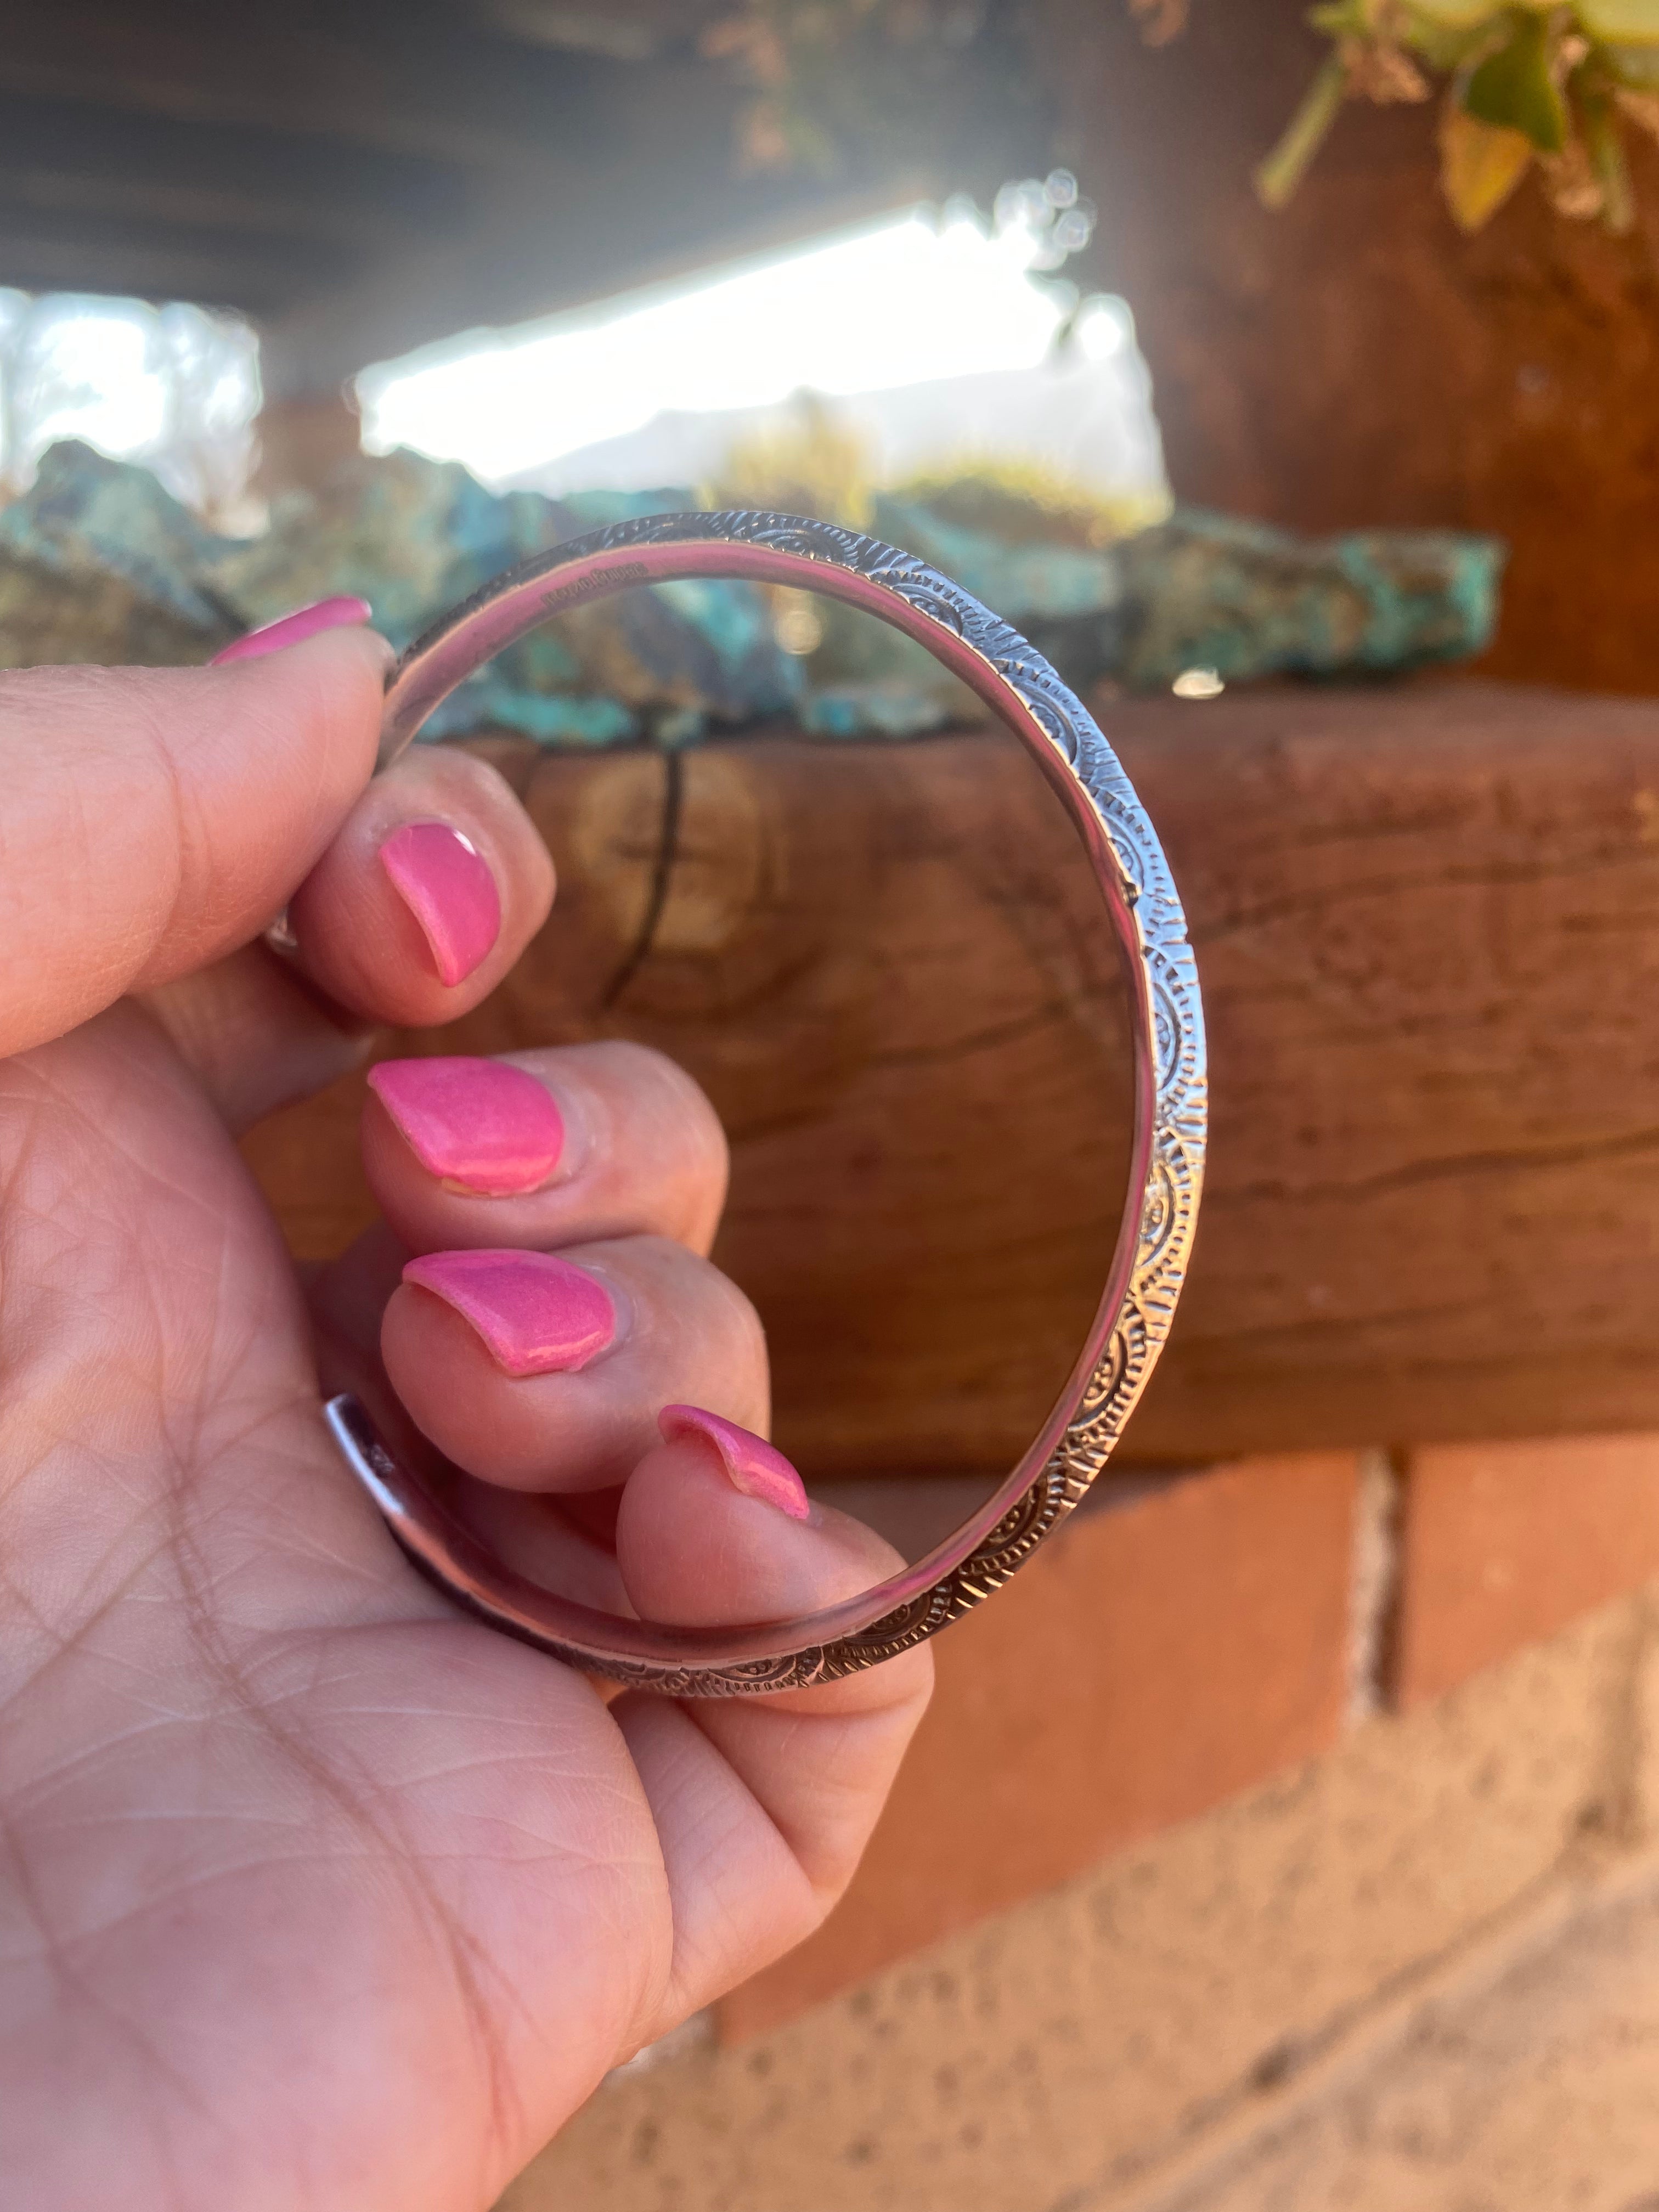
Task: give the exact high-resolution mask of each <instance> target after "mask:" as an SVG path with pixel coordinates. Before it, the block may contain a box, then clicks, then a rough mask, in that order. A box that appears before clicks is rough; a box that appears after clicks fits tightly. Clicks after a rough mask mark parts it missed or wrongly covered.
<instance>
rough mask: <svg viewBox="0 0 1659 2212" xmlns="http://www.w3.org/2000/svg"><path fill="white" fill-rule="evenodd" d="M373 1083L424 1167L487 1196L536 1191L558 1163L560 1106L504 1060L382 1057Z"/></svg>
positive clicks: (561, 1134) (373, 1071) (373, 1073)
mask: <svg viewBox="0 0 1659 2212" xmlns="http://www.w3.org/2000/svg"><path fill="white" fill-rule="evenodd" d="M368 1087H369V1089H370V1090H371V1091H373V1092H374V1096H375V1097H377V1098H378V1099H379V1100H380V1103H381V1105H382V1106H384V1107H385V1108H386V1112H387V1113H388V1114H390V1115H391V1116H392V1120H393V1121H395V1122H396V1123H397V1125H398V1128H399V1129H400V1130H401V1131H402V1133H403V1134H404V1137H405V1139H407V1140H408V1143H409V1147H410V1151H411V1152H413V1153H414V1155H415V1157H416V1159H417V1160H419V1162H420V1163H421V1165H422V1167H423V1168H426V1169H428V1170H429V1171H430V1172H431V1173H432V1174H433V1175H435V1176H438V1177H439V1178H440V1180H441V1181H442V1182H447V1183H449V1184H452V1185H453V1184H459V1186H460V1188H462V1189H463V1190H467V1191H476V1192H477V1194H478V1195H479V1196H480V1197H482V1198H506V1197H509V1196H511V1195H512V1194H513V1193H514V1192H517V1191H525V1190H538V1189H539V1188H541V1186H542V1184H543V1183H544V1182H546V1181H547V1178H548V1177H549V1176H550V1175H551V1174H552V1172H553V1170H554V1169H555V1168H556V1167H557V1165H558V1164H559V1155H560V1153H561V1152H562V1151H563V1150H564V1121H563V1119H562V1116H561V1115H560V1112H559V1109H558V1108H557V1107H556V1105H555V1104H554V1103H553V1101H552V1100H551V1098H550V1097H548V1095H547V1091H546V1089H545V1087H544V1085H542V1084H539V1083H538V1082H537V1080H536V1079H535V1077H534V1076H533V1075H526V1073H525V1071H524V1069H523V1068H521V1067H514V1066H512V1065H511V1064H510V1063H509V1062H508V1061H507V1060H471V1059H465V1060H463V1059H453V1060H447V1059H435V1060H381V1061H380V1064H379V1066H375V1067H371V1068H370V1069H369V1071H368Z"/></svg>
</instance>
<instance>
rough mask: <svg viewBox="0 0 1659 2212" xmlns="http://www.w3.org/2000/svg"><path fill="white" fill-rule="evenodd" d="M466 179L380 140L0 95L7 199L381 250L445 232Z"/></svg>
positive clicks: (465, 201) (466, 189)
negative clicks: (342, 139)
mask: <svg viewBox="0 0 1659 2212" xmlns="http://www.w3.org/2000/svg"><path fill="white" fill-rule="evenodd" d="M470 185H471V173H470V172H469V171H467V170H465V169H463V168H458V167H455V166H453V164H449V163H445V162H441V161H431V160H428V159H423V158H421V157H419V156H416V155H407V154H402V153H395V152H388V151H387V150H386V149H382V148H379V147H369V146H352V145H345V144H342V143H338V142H337V141H334V140H331V139H326V138H319V137H315V136H302V135H299V134H296V133H294V132H292V131H274V130H270V129H267V128H261V127H258V126H256V125H251V124H240V125H230V124H221V123H214V122H210V121H204V120H202V119H200V118H189V119H185V120H173V119H170V118H161V117H157V116H154V115H142V114H123V113H120V112H112V111H111V110H109V109H107V108H104V107H100V106H95V105H92V104H89V103H88V102H86V101H84V100H48V99H28V98H26V97H24V96H22V95H21V94H17V93H15V92H0V189H3V190H4V191H5V193H6V195H7V197H9V199H10V200H11V201H12V202H13V203H14V204H16V205H28V206H33V207H38V208H40V209H42V210H57V211H61V212H63V213H64V214H70V213H80V214H83V215H86V216H89V217H94V218H95V217H97V216H102V215H105V214H107V213H110V212H115V213H118V214H120V213H125V214H132V215H137V214H142V215H144V216H148V217H149V218H150V219H152V220H154V221H155V222H172V223H179V224H183V225H185V226H194V227H196V228H204V229H205V228H225V229H227V230H231V231H237V232H252V233H260V232H268V233H270V234H276V235H293V236H299V237H302V238H304V237H316V238H320V239H324V240H328V239H339V240H349V241H353V242H357V243H365V244H374V245H380V246H385V245H386V244H388V243H391V242H393V241H406V240H409V239H410V238H411V237H412V236H428V237H429V236H431V235H433V234H438V235H443V234H447V233H449V232H453V230H454V229H455V228H457V227H458V226H459V224H460V223H461V222H464V221H465V217H466V216H467V214H468V212H469V209H470V204H471V201H470Z"/></svg>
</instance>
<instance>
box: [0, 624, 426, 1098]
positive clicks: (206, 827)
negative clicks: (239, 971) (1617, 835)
mask: <svg viewBox="0 0 1659 2212" xmlns="http://www.w3.org/2000/svg"><path fill="white" fill-rule="evenodd" d="M390 652H391V648H390V647H388V646H387V645H386V641H385V640H384V639H382V638H380V637H377V636H375V635H374V633H373V632H370V631H363V630H355V629H354V630H331V631H329V632H327V633H325V635H321V636H317V637H313V638H311V639H308V640H307V641H306V642H305V643H304V644H302V645H295V646H291V647H289V648H288V649H287V650H286V651H283V652H278V653H270V654H268V655H267V656H265V657H264V658H262V659H257V660H254V659H248V660H240V661H233V662H231V663H229V664H228V665H225V666H222V667H216V668H82V667H75V668H30V669H20V670H16V671H9V672H7V673H5V674H3V675H0V945H3V946H4V948H5V960H4V963H3V965H0V1056H4V1055H6V1054H11V1053H15V1052H20V1051H21V1050H23V1049H24V1048H26V1047H27V1046H29V1045H33V1044H39V1043H40V1042H43V1041H44V1040H45V1039H46V1038H48V1037H53V1036H62V1035H63V1034H64V1033H65V1032H66V1031H67V1030H71V1029H74V1028H76V1026H77V1025H78V1024H80V1023H82V1022H83V1021H85V1020H87V1019H88V1018H89V1017H90V1016H91V1015H93V1014H95V1013H97V1012H100V1009H102V1008H103V1007H105V1006H109V1005H111V1004H112V1002H113V1001H114V1000H117V999H118V998H120V997H121V996H122V995H123V994H125V993H126V992H128V991H131V990H135V989H138V988H142V987H149V986H151V985H154V984H157V983H164V982H167V981H171V980H172V979H173V977H175V976H178V975H185V974H187V973H189V972H190V971H191V969H196V968H199V967H202V966H204V965H205V964H206V963H208V962H209V961H210V960H213V959H215V958H216V957H218V956H219V955H220V954H222V953H224V952H228V951H230V950H231V949H232V948H233V947H234V946H235V945H240V944H245V943H246V941H247V940H248V939H250V938H252V937H253V936H255V935H256V934H257V933H258V931H259V930H261V929H262V928H264V926H265V924H266V923H267V922H269V921H270V920H271V918H272V916H273V915H276V914H277V913H278V912H280V911H281V909H282V908H283V904H284V903H285V902H286V901H287V899H288V897H289V894H290V893H291V892H292V891H293V890H295V888H296V886H297V885H298V884H300V883H301V880H302V879H303V878H304V877H305V876H306V875H307V873H308V872H309V871H310V869H311V868H312V866H313V864H314V863H315V862H316V860H318V859H319V856H320V855H321V854H322V852H323V850H324V848H325V847H326V846H327V844H328V842H329V841H330V839H331V837H332V836H333V835H334V832H335V831H336V829H337V828H338V827H339V825H340V823H342V822H343V819H344V817H345V816H346V814H347V812H348V811H349V808H350V806H351V805H352V802H353V801H354V800H355V799H356V797H357V795H358V793H360V792H361V791H362V788H363V787H364V785H365V784H366V783H367V782H368V779H369V776H370V775H371V774H372V773H373V770H374V753H375V744H376V739H377V736H378V733H379V729H380V701H381V696H382V690H383V686H384V680H385V674H386V667H387V665H388V660H389V655H390Z"/></svg>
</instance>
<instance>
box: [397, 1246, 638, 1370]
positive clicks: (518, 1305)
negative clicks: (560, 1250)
mask: <svg viewBox="0 0 1659 2212" xmlns="http://www.w3.org/2000/svg"><path fill="white" fill-rule="evenodd" d="M404 1282H406V1283H415V1284H416V1285H419V1287H420V1288H421V1289H422V1290H423V1291H431V1292H432V1294H433V1296H434V1297H439V1298H441V1299H442V1300H443V1302H444V1304H446V1305H448V1306H453V1308H454V1310H455V1311H456V1312H457V1313H458V1314H459V1316H461V1319H462V1320H463V1321H464V1322H468V1323H470V1324H471V1327H472V1328H476V1329H477V1332H478V1334H479V1335H480V1336H481V1337H483V1340H484V1343H485V1345H486V1346H488V1348H489V1356H490V1358H492V1359H493V1360H494V1361H495V1364H496V1365H497V1367H500V1368H501V1369H503V1370H505V1372H506V1373H507V1374H508V1375H554V1374H562V1373H563V1374H568V1372H569V1371H570V1370H572V1369H574V1368H577V1367H586V1364H587V1363H588V1361H589V1360H590V1359H592V1358H594V1357H595V1355H596V1354H597V1353H599V1352H603V1351H604V1350H605V1347H606V1346H608V1345H609V1344H611V1342H612V1341H613V1340H615V1337H616V1334H617V1313H616V1309H615V1307H614V1306H613V1305H612V1304H611V1301H610V1299H609V1298H608V1297H606V1296H605V1292H604V1291H602V1290H601V1289H600V1287H599V1284H598V1283H597V1282H595V1281H594V1279H593V1278H592V1275H590V1274H588V1273H586V1271H585V1270H584V1269H582V1268H580V1267H572V1266H571V1264H570V1262H569V1261H568V1260H557V1259H555V1258H554V1256H553V1255H552V1254H551V1253H550V1252H428V1254H427V1255H425V1257H424V1258H422V1259H419V1260H411V1261H410V1263H409V1265H408V1266H407V1267H405V1268H404Z"/></svg>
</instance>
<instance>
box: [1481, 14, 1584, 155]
mask: <svg viewBox="0 0 1659 2212" xmlns="http://www.w3.org/2000/svg"><path fill="white" fill-rule="evenodd" d="M1510 24H1511V28H1510V35H1509V37H1508V38H1507V39H1506V40H1504V44H1503V45H1502V46H1499V48H1498V51H1497V52H1496V53H1495V54H1488V55H1487V57H1486V60H1485V61H1483V62H1482V63H1480V65H1479V67H1478V68H1477V69H1476V70H1475V71H1474V75H1473V76H1471V77H1470V79H1469V81H1468V84H1467V85H1466V86H1465V87H1464V88H1463V106H1464V107H1465V109H1466V110H1467V111H1468V113H1469V114H1470V115H1472V116H1473V117H1474V119H1475V121H1476V122H1477V123H1485V124H1488V125H1491V127H1492V129H1493V130H1494V131H1519V132H1520V133H1521V135H1522V137H1523V138H1528V139H1530V140H1531V142H1532V143H1533V144H1534V146H1535V147H1537V149H1538V150H1539V152H1540V153H1541V154H1559V153H1560V152H1561V151H1562V149H1564V148H1565V145H1566V143H1567V106H1566V102H1565V100H1563V99H1562V97H1561V88H1560V87H1559V85H1558V84H1557V82H1555V76H1554V73H1553V70H1552V69H1551V67H1550V64H1551V61H1552V59H1553V55H1552V52H1551V46H1550V34H1549V23H1548V21H1547V18H1546V17H1544V16H1542V15H1534V13H1533V12H1532V11H1531V10H1530V9H1528V10H1527V11H1526V12H1525V13H1518V12H1514V11H1512V12H1511V15H1510Z"/></svg>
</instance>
